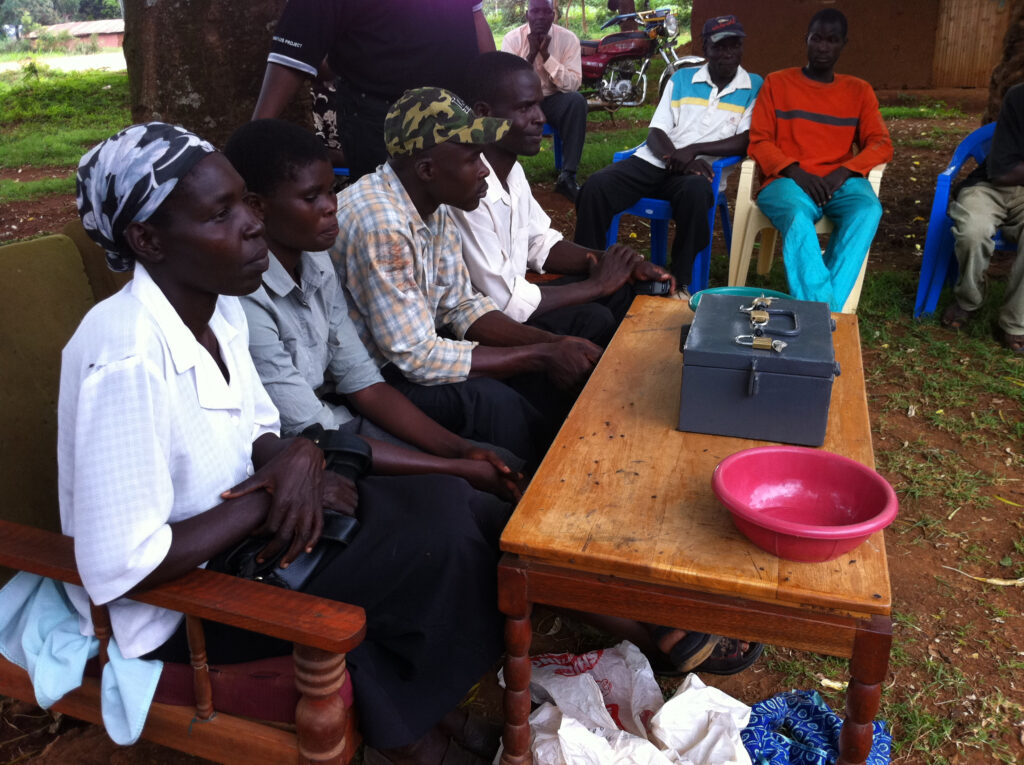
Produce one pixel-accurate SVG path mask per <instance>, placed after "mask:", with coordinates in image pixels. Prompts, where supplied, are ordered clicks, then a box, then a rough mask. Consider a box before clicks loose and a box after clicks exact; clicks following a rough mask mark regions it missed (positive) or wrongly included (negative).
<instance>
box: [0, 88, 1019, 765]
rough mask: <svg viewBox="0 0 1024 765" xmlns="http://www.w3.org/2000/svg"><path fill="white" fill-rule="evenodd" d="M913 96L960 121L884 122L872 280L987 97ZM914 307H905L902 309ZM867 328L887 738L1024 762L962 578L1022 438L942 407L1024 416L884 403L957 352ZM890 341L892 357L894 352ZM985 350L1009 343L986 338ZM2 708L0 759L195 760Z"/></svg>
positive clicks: (989, 613) (920, 758)
mask: <svg viewBox="0 0 1024 765" xmlns="http://www.w3.org/2000/svg"><path fill="white" fill-rule="evenodd" d="M918 95H920V94H918ZM924 95H925V97H926V98H928V99H936V98H938V99H942V100H945V101H946V103H947V104H949V105H950V106H956V105H959V106H960V108H961V109H963V111H964V112H965V113H966V116H965V117H962V118H956V119H951V120H934V119H926V120H924V119H923V120H913V119H901V120H895V121H893V122H892V123H891V125H890V129H891V131H892V135H893V139H894V142H895V144H896V158H895V159H894V161H893V162H892V163H891V164H890V165H889V168H888V170H887V172H886V175H885V179H884V181H883V184H882V189H883V191H882V202H883V206H884V208H885V215H884V216H883V219H882V223H881V226H880V228H879V232H878V235H877V236H876V239H875V243H874V245H873V247H872V251H871V260H870V263H869V266H868V270H869V274H868V277H867V278H868V279H869V280H870V279H871V278H872V274H881V273H883V272H893V273H906V274H912V275H913V278H914V281H915V283H916V274H917V272H918V271H919V269H920V262H921V252H920V249H921V248H923V246H924V240H925V230H926V226H927V218H928V214H929V211H930V207H931V201H932V190H933V189H934V184H935V177H936V175H937V174H938V173H939V172H941V171H942V170H943V169H944V168H945V166H946V163H947V162H948V160H949V157H950V155H951V154H952V151H953V148H954V147H955V146H956V144H957V143H958V142H959V140H960V139H961V138H962V137H963V136H964V135H966V134H967V133H968V132H970V131H971V130H972V129H974V128H975V127H977V126H978V124H979V116H980V112H981V110H982V109H983V107H984V102H985V99H986V97H987V94H986V93H985V92H984V91H950V92H948V93H946V92H943V93H937V92H935V91H930V92H927V93H926V94H924ZM880 96H881V100H882V102H883V103H887V102H888V103H903V102H905V100H906V98H907V96H906V94H887V93H882V94H880ZM4 172H7V171H4ZM51 172H58V173H61V174H66V173H67V170H66V169H65V168H54V169H33V170H26V171H25V173H28V174H29V175H28V176H26V177H39V175H40V174H42V175H45V174H47V173H51ZM553 181H554V178H553V177H552V178H551V181H550V182H549V183H547V184H542V185H541V187H540V188H539V189H538V190H537V196H538V198H539V199H540V201H541V203H542V205H544V207H545V209H547V210H548V211H549V213H550V214H551V216H552V219H553V225H554V226H555V227H556V228H558V229H560V230H562V231H564V232H566V233H569V234H571V232H572V229H573V226H574V211H573V210H572V207H571V205H570V204H569V203H568V202H567V201H566V200H564V199H563V198H562V197H560V196H558V195H556V194H554V193H552V187H553ZM72 217H74V201H73V200H72V199H70V198H68V197H54V198H47V199H43V200H39V201H36V202H26V203H18V204H11V205H4V208H3V210H2V211H0V238H2V239H9V238H22V237H25V236H30V235H33V234H37V233H42V232H53V231H58V230H59V229H60V226H61V225H63V223H64V222H65V221H67V220H69V219H71V218H72ZM630 233H634V234H636V239H635V240H630V241H633V242H634V243H635V244H637V246H638V247H641V248H642V247H643V246H644V245H645V243H646V238H647V233H646V230H645V228H644V227H643V225H642V223H638V222H629V223H628V225H626V224H624V229H623V234H622V236H623V237H628V236H629V234H630ZM716 237H720V234H716ZM714 252H715V253H716V254H717V253H723V252H724V244H723V243H722V242H721V241H716V246H715V248H714ZM1008 263H1009V259H1008V258H1006V257H1004V258H1002V259H1001V260H1000V261H999V262H998V263H997V264H996V267H995V269H994V271H995V273H996V274H999V273H1004V272H1005V270H1006V269H1007V267H1008ZM996 278H998V277H996ZM901 307H902V306H901ZM909 310H910V307H909V306H906V307H905V313H906V314H907V315H909ZM866 320H867V318H865V319H862V322H863V321H866ZM872 326H875V325H874V324H873V325H872ZM877 326H878V329H877V330H876V331H875V332H876V334H877V337H874V336H870V337H863V338H862V339H863V342H864V365H865V371H866V374H867V378H868V396H869V405H870V410H871V418H872V430H873V437H874V440H875V450H876V455H879V468H880V471H881V472H882V473H883V475H885V476H886V478H888V479H889V480H890V482H892V483H893V485H894V486H896V487H897V489H898V490H899V491H900V501H901V515H900V518H899V519H898V520H897V522H896V523H895V524H894V525H893V527H891V528H890V529H889V530H888V531H887V532H886V546H887V551H888V556H889V566H890V573H891V578H892V585H893V595H894V607H893V610H894V614H895V622H896V624H895V630H894V647H893V653H892V664H891V671H890V675H889V678H888V679H887V681H886V683H885V689H884V694H883V707H882V711H881V713H880V717H881V718H882V719H887V720H889V721H890V722H891V723H892V725H893V728H894V736H895V738H896V740H897V742H898V750H897V753H896V755H895V756H894V758H893V762H895V763H901V764H903V765H909V764H911V763H913V764H915V765H916V764H918V763H920V764H922V765H925V764H930V763H958V764H968V763H978V764H981V763H986V764H987V763H994V762H1024V618H1022V603H1024V599H1022V590H1021V588H1020V587H1019V586H1018V587H1014V586H1001V585H998V584H990V583H985V582H980V581H977V580H975V579H972V578H970V576H968V575H971V576H977V577H981V578H1002V579H1006V580H1013V579H1016V578H1018V577H1021V576H1022V575H1024V482H1022V479H1024V462H1022V460H1021V458H1020V454H1021V452H1022V451H1024V444H1022V443H1021V442H1020V441H1019V440H1018V441H1013V440H1007V441H1006V442H998V443H996V442H986V441H982V442H979V441H978V440H977V439H973V440H972V438H971V435H972V434H971V433H962V432H957V431H955V430H950V429H948V428H944V427H943V424H942V418H943V416H945V417H948V418H952V417H954V416H957V417H959V418H961V419H963V420H966V421H968V422H970V421H971V420H972V418H974V419H975V420H977V417H978V415H977V413H980V412H982V411H991V412H996V413H998V417H1001V418H1004V422H1005V421H1006V419H1007V418H1009V419H1010V420H1011V421H1016V422H1020V421H1021V419H1022V407H1021V405H1020V403H1019V401H1014V400H1008V399H1006V398H1004V397H1000V396H999V395H997V394H995V393H992V392H991V391H981V392H980V393H978V395H977V397H976V398H975V399H974V400H973V401H972V402H970V403H968V404H965V405H963V406H961V407H958V408H957V410H956V411H953V410H952V409H951V410H949V411H946V412H944V413H938V412H928V413H926V412H925V411H924V410H923V405H922V410H921V411H920V413H918V414H917V415H916V416H914V414H913V412H912V410H911V409H910V408H908V407H907V406H905V405H902V404H901V405H900V406H894V405H893V402H894V401H901V400H902V399H900V398H899V397H900V396H902V395H909V396H910V397H911V398H910V400H911V401H915V400H919V399H916V398H914V396H915V395H917V394H918V393H919V391H916V390H911V389H908V386H912V385H917V383H914V382H910V381H909V378H906V379H905V378H903V377H901V375H900V367H901V364H903V363H904V361H903V360H904V359H905V364H906V365H907V367H908V368H909V367H910V366H911V365H912V364H913V363H915V362H916V359H915V357H914V353H915V344H916V343H917V342H919V341H920V338H921V337H927V338H938V339H939V340H940V341H941V342H942V343H944V344H946V345H948V346H949V347H951V348H955V347H957V342H958V338H957V336H956V335H955V334H954V333H953V332H951V331H949V330H946V329H943V328H941V327H939V326H938V325H937V324H923V325H914V324H910V323H908V322H905V321H903V322H895V321H886V322H877ZM922 332H923V333H924V334H923V335H921V334H918V333H922ZM897 347H899V348H900V349H901V351H900V352H901V353H902V354H903V355H902V356H899V355H895V356H894V349H895V348H897ZM992 353H1002V354H1006V353H1007V352H1005V351H1002V350H999V349H997V348H996V347H995V345H994V344H993V346H992ZM952 363H953V364H954V365H957V364H959V365H963V366H965V367H966V366H970V365H971V364H972V363H974V362H973V360H972V359H970V358H967V357H964V358H962V359H955V358H954V359H953V361H952ZM1008 364H1009V366H1008V367H1007V368H1008V369H1009V376H1010V377H1012V378H1014V379H1017V380H1021V384H1024V359H1016V358H1010V359H1009V361H1008ZM920 400H923V399H920ZM1018 432H1020V431H1018ZM911 452H913V453H914V454H915V455H917V456H919V457H921V455H924V457H921V458H922V459H924V458H928V456H929V455H931V456H933V457H934V464H933V465H932V467H931V469H930V471H929V472H928V475H926V476H925V477H924V479H927V480H929V481H931V482H932V483H933V484H937V485H938V486H940V487H941V488H940V489H939V490H938V491H937V492H934V493H928V492H923V491H920V490H919V489H920V484H919V482H917V481H919V480H922V479H921V478H920V477H918V479H915V477H914V476H913V475H911V467H910V465H911V462H910V461H909V460H903V459H902V456H903V455H907V454H910V453H911ZM883 453H884V455H885V457H884V459H883V458H882V455H883ZM948 455H955V456H956V457H957V459H958V460H962V464H960V466H959V467H958V468H957V469H956V470H955V471H954V470H952V469H951V468H950V463H949V461H948V460H946V459H945V457H946V456H948ZM972 475H974V476H976V477H977V476H984V477H986V480H985V481H981V482H980V483H979V485H978V486H977V487H976V489H975V490H974V491H973V493H970V492H967V493H965V492H964V489H963V485H962V483H963V481H965V480H967V478H969V477H970V476H972ZM965 476H966V477H967V478H965ZM961 496H962V497H964V498H963V499H961V498H960V497H961ZM603 641H604V639H603V638H602V637H601V636H599V635H595V634H594V633H593V632H590V631H589V630H586V629H581V628H579V627H578V626H576V625H572V624H570V623H568V622H563V621H562V620H560V619H558V618H557V617H556V616H554V615H551V614H546V613H543V612H542V613H540V614H538V616H537V618H536V620H535V641H534V650H535V651H538V650H572V651H579V650H589V649H591V648H594V647H597V646H599V645H602V644H606V643H604V642H603ZM844 671H845V670H844V667H843V664H842V663H841V662H837V661H835V660H828V659H823V658H820V657H816V656H812V655H810V654H803V653H799V652H795V651H790V650H786V649H776V650H769V652H768V653H767V654H766V657H765V658H764V659H763V660H762V661H761V662H760V663H759V664H758V665H757V666H755V667H754V668H753V669H752V670H750V671H748V672H746V673H743V674H741V675H737V676H734V677H728V678H715V677H712V676H706V677H705V678H704V679H705V680H707V681H709V682H710V683H712V684H714V685H716V686H719V687H721V688H723V689H724V690H726V691H727V692H729V693H731V694H732V695H733V696H735V697H737V698H739V699H741V700H743V701H745V702H748V703H752V702H754V701H757V700H759V699H762V698H766V697H768V696H771V695H773V694H775V693H777V692H779V691H782V690H786V689H788V688H791V687H800V688H815V689H817V690H819V691H821V692H822V694H823V695H824V696H825V698H826V699H827V700H828V701H829V702H830V703H831V704H832V706H833V707H834V708H837V709H840V710H841V707H842V695H841V693H839V692H835V691H830V690H829V689H828V688H827V687H825V686H824V685H822V682H821V681H822V680H823V679H830V680H835V679H838V680H842V679H844V677H845V674H844ZM673 687H674V683H673V684H666V686H665V689H666V691H670V690H671V689H672V688H673ZM470 703H471V705H472V706H473V707H474V708H476V709H478V710H479V711H481V712H482V713H483V714H485V715H487V716H490V717H492V718H498V717H500V699H499V695H498V692H497V689H496V686H495V682H494V676H493V675H492V676H489V677H488V678H485V680H484V682H483V683H482V686H481V689H480V691H479V693H478V694H477V696H476V697H475V699H474V700H473V701H471V702H470ZM0 704H2V705H3V706H2V713H3V714H2V719H3V724H2V726H0V763H14V762H31V763H48V764H49V763H71V762H75V763H94V762H95V763H100V762H102V763H108V762H109V763H125V764H126V765H127V764H128V763H133V764H134V763H150V762H152V763H172V764H177V763H196V762H200V761H199V760H196V759H194V758H189V757H185V756H183V755H180V754H178V753H176V752H172V751H170V750H166V749H163V748H160V747H156V746H154V745H150V744H140V745H139V746H137V747H134V748H132V749H119V748H117V747H115V746H114V745H113V744H111V743H110V742H109V741H108V740H107V739H106V737H105V734H104V733H103V732H102V731H101V730H99V729H98V728H96V727H94V726H89V725H84V724H81V723H78V722H75V721H70V720H67V719H66V718H65V719H60V720H54V718H53V717H52V716H51V715H49V714H47V713H45V712H42V711H41V710H38V709H37V708H35V707H33V706H31V705H27V704H22V703H19V702H11V701H9V700H0Z"/></svg>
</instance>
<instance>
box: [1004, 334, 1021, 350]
mask: <svg viewBox="0 0 1024 765" xmlns="http://www.w3.org/2000/svg"><path fill="white" fill-rule="evenodd" d="M1003 345H1005V346H1006V347H1007V348H1009V349H1010V350H1011V351H1013V352H1014V353H1024V335H1011V334H1010V333H1009V332H1007V331H1005V330H1004V331H1003Z"/></svg>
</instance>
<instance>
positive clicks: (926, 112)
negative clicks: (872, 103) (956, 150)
mask: <svg viewBox="0 0 1024 765" xmlns="http://www.w3.org/2000/svg"><path fill="white" fill-rule="evenodd" d="M879 111H881V112H882V117H884V118H885V119H886V121H888V120H955V119H961V118H963V117H966V116H967V115H966V114H964V113H963V112H962V111H960V109H958V108H956V107H951V106H947V105H946V103H945V102H944V101H932V102H929V103H926V104H897V105H895V106H882V107H880V108H879Z"/></svg>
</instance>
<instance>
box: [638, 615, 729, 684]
mask: <svg viewBox="0 0 1024 765" xmlns="http://www.w3.org/2000/svg"><path fill="white" fill-rule="evenodd" d="M675 631H676V630H675V628H673V627H655V628H654V629H653V630H651V638H652V639H653V640H654V642H655V644H657V642H658V641H659V640H660V639H661V638H663V637H665V635H668V634H669V633H671V632H675ZM720 640H721V638H719V637H718V635H710V634H708V633H707V632H687V633H686V635H685V636H684V637H682V638H680V639H679V641H678V642H677V643H676V644H675V645H674V646H672V650H671V651H669V652H668V653H667V654H666V653H663V652H659V653H660V655H659V656H657V657H656V658H655V660H654V661H652V662H651V669H652V670H654V674H656V675H664V676H665V677H679V676H680V675H685V674H686V673H687V672H692V671H693V670H694V668H696V667H697V666H698V665H699V664H701V662H703V661H705V660H707V659H708V657H710V656H711V654H712V652H713V651H714V650H715V646H716V645H718V643H719V641H720Z"/></svg>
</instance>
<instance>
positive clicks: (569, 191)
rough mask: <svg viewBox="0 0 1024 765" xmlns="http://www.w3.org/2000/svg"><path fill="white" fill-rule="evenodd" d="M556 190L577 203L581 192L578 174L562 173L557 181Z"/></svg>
mask: <svg viewBox="0 0 1024 765" xmlns="http://www.w3.org/2000/svg"><path fill="white" fill-rule="evenodd" d="M555 191H556V192H558V193H559V194H561V195H562V196H563V197H565V198H566V199H568V200H569V201H570V202H573V203H575V202H576V197H578V196H579V194H580V185H579V184H578V183H576V174H575V173H562V174H561V175H559V176H558V181H557V182H556V183H555Z"/></svg>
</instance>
